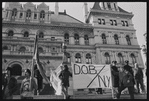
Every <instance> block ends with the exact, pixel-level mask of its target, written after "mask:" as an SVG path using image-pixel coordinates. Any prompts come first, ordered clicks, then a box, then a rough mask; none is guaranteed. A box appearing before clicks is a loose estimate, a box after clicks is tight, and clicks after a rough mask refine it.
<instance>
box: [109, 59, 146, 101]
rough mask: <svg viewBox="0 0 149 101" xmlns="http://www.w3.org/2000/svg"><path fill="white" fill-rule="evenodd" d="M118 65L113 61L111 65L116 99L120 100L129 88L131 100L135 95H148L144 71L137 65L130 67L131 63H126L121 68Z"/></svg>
mask: <svg viewBox="0 0 149 101" xmlns="http://www.w3.org/2000/svg"><path fill="white" fill-rule="evenodd" d="M116 64H117V62H116V61H113V62H112V65H111V74H112V85H113V94H114V99H119V98H120V95H121V92H122V91H123V90H124V89H125V88H128V91H129V94H130V98H131V99H134V94H140V93H146V91H145V86H144V83H143V77H144V76H143V71H142V69H141V68H139V66H138V64H137V63H135V64H134V66H133V67H131V66H130V65H129V61H125V64H122V65H121V66H116ZM140 86H141V87H140ZM136 91H137V92H136ZM140 91H141V92H140Z"/></svg>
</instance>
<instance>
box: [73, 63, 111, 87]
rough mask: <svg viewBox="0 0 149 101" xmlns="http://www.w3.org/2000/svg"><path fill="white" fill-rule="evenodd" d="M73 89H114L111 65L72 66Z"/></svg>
mask: <svg viewBox="0 0 149 101" xmlns="http://www.w3.org/2000/svg"><path fill="white" fill-rule="evenodd" d="M72 73H73V89H84V88H112V80H111V70H110V65H97V64H77V63H73V64H72Z"/></svg>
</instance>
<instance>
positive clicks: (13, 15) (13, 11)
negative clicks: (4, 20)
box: [12, 8, 17, 18]
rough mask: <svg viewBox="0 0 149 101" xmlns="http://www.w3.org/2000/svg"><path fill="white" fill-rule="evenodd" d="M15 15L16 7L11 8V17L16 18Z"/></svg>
mask: <svg viewBox="0 0 149 101" xmlns="http://www.w3.org/2000/svg"><path fill="white" fill-rule="evenodd" d="M16 16H17V9H16V8H14V9H13V10H12V18H16Z"/></svg>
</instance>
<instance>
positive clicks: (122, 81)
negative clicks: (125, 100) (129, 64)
mask: <svg viewBox="0 0 149 101" xmlns="http://www.w3.org/2000/svg"><path fill="white" fill-rule="evenodd" d="M125 88H128V91H129V94H130V98H131V99H134V82H133V75H132V74H131V73H130V72H129V71H128V69H126V68H124V67H120V71H119V87H118V93H117V94H116V98H117V99H119V98H120V95H121V92H122V91H123V90H124V89H125Z"/></svg>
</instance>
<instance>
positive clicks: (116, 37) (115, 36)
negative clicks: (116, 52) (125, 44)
mask: <svg viewBox="0 0 149 101" xmlns="http://www.w3.org/2000/svg"><path fill="white" fill-rule="evenodd" d="M114 40H115V44H116V45H119V40H118V36H117V35H116V34H115V35H114Z"/></svg>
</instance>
